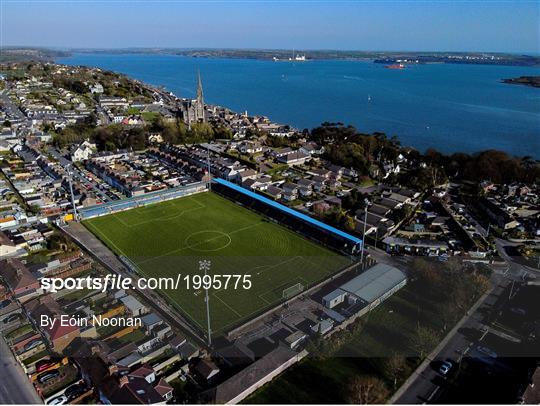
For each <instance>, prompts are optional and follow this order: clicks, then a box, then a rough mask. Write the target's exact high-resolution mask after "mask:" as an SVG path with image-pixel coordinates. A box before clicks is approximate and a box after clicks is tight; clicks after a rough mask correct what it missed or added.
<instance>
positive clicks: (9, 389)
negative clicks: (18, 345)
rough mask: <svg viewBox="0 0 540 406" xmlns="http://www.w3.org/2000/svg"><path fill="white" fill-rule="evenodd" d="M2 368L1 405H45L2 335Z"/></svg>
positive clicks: (0, 382)
mask: <svg viewBox="0 0 540 406" xmlns="http://www.w3.org/2000/svg"><path fill="white" fill-rule="evenodd" d="M0 368H1V370H2V372H1V374H0V375H1V379H0V404H4V405H5V404H9V405H12V404H42V403H43V402H42V401H41V399H40V398H39V396H38V395H37V393H36V391H35V389H34V387H33V386H32V384H31V383H30V381H29V379H28V377H27V376H26V375H25V373H24V372H23V370H22V368H21V366H20V364H19V363H18V362H17V361H16V360H15V357H14V356H13V354H12V353H11V350H10V349H9V347H8V346H7V344H6V342H5V341H4V338H3V337H2V336H1V335H0Z"/></svg>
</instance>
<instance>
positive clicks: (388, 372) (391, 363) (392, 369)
mask: <svg viewBox="0 0 540 406" xmlns="http://www.w3.org/2000/svg"><path fill="white" fill-rule="evenodd" d="M382 369H383V373H384V375H385V376H386V377H387V378H388V379H390V380H391V381H392V382H393V383H394V390H395V389H396V386H397V381H398V379H399V378H400V377H401V376H403V374H404V372H405V370H406V369H407V359H406V358H405V357H404V356H402V355H398V354H393V355H392V356H391V357H389V358H386V359H385V360H384V362H383V365H382Z"/></svg>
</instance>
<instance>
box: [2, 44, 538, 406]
mask: <svg viewBox="0 0 540 406" xmlns="http://www.w3.org/2000/svg"><path fill="white" fill-rule="evenodd" d="M80 51H81V50H77V52H80ZM147 51H151V52H165V53H174V54H177V55H185V56H194V57H195V56H204V57H250V58H262V59H271V58H276V59H285V60H288V58H290V59H291V60H296V61H298V62H300V61H301V62H304V60H309V59H327V58H338V59H349V58H355V59H356V58H359V59H363V58H366V59H374V60H375V62H384V63H409V62H410V61H414V62H411V63H436V62H444V63H488V64H504V65H527V66H529V65H530V66H532V65H538V64H539V62H540V60H539V58H538V57H532V56H515V55H503V54H483V53H482V54H479V53H474V54H472V53H471V54H447V53H442V54H439V53H438V54H431V53H422V54H415V53H400V54H396V53H359V52H345V51H340V52H337V51H310V52H307V51H306V52H303V51H302V52H296V53H291V52H289V51H259V50H250V51H242V50H178V51H176V50H170V51H169V50H144V52H147ZM92 52H96V50H93V51H92ZM129 52H131V51H129ZM133 52H143V50H141V51H139V50H135V51H133ZM8 53H9V52H8ZM13 53H14V54H17V55H18V56H17V57H16V58H14V59H15V60H14V61H13V60H12V61H11V62H4V63H3V64H2V65H0V125H1V128H0V130H1V132H0V169H1V173H0V207H1V210H0V260H1V261H0V278H1V279H0V332H1V335H2V336H3V338H2V340H1V342H0V347H2V348H0V349H1V350H2V353H3V356H4V355H5V356H6V357H9V359H10V360H11V359H12V360H13V362H9V363H7V364H6V366H5V367H4V368H5V369H6V370H7V371H6V377H5V378H4V379H5V380H6V385H12V387H17V388H19V389H18V392H19V393H15V394H13V395H12V396H19V397H18V398H14V401H15V403H34V402H38V401H39V402H44V403H46V404H65V403H77V404H91V403H100V402H102V403H107V404H117V403H118V404H149V403H160V404H163V403H175V404H176V403H222V404H224V403H227V404H228V403H240V402H247V403H252V402H253V403H285V402H287V401H289V402H298V403H312V402H313V403H317V402H316V400H317V399H318V400H319V402H321V401H322V400H323V399H327V398H325V397H324V396H325V391H328V390H331V391H332V396H335V397H334V398H332V399H333V400H334V403H342V402H351V403H385V402H396V403H417V402H419V401H424V402H435V401H438V402H440V403H462V402H465V401H466V402H472V403H474V402H475V401H476V400H478V401H487V402H496V401H503V402H508V403H515V402H523V403H528V402H533V399H538V398H535V396H538V389H537V388H538V385H539V384H540V369H539V367H538V364H537V361H538V359H539V358H538V357H539V354H538V340H539V338H540V311H539V309H538V305H537V303H538V300H537V298H538V293H539V289H540V288H539V286H538V281H539V280H540V279H538V273H539V272H540V185H539V180H540V164H539V162H538V161H537V160H536V159H534V157H513V156H510V155H508V154H506V153H504V152H502V151H493V150H490V151H483V152H479V153H477V154H473V155H468V154H464V153H456V154H453V155H444V154H441V153H440V152H438V151H436V150H428V151H425V152H419V151H417V150H415V149H414V148H411V147H408V146H402V145H401V144H400V142H399V140H398V139H396V138H390V137H388V136H386V135H385V134H382V133H373V134H364V133H362V132H360V131H359V130H358V129H356V128H354V127H351V126H346V125H343V124H341V123H328V122H326V123H322V124H321V125H320V126H319V127H317V128H314V129H311V130H303V129H297V128H294V127H292V126H290V125H288V124H287V123H277V122H274V121H273V120H272V119H271V118H269V117H266V116H262V115H253V114H250V113H249V112H248V111H244V112H235V111H232V110H230V109H228V108H227V107H224V106H218V105H212V104H208V103H206V102H205V99H204V77H202V76H201V74H200V73H199V72H193V88H194V89H196V97H195V98H184V97H181V95H175V94H173V93H171V92H170V91H168V90H167V89H163V88H158V87H154V86H150V85H148V84H146V83H143V82H140V81H137V80H134V79H131V78H128V77H126V76H124V75H120V74H117V73H114V72H109V71H106V70H102V69H99V68H88V67H74V66H65V65H61V64H57V63H53V62H51V61H50V60H49V59H50V57H51V55H52V54H49V53H47V52H45V51H40V50H32V51H27V52H26V51H25V52H22V51H21V50H20V49H18V50H17V51H15V49H14V50H13ZM25 53H26V54H28V55H30V58H29V59H31V60H30V61H28V60H27V59H26V58H25V57H23V56H21V55H23V54H25ZM3 55H4V56H5V55H6V51H4V53H3ZM298 58H300V60H298ZM302 58H303V59H304V60H302ZM404 59H406V61H404ZM176 205H178V206H176ZM184 205H185V206H184ZM200 208H204V210H205V211H206V212H208V216H212V215H214V213H211V211H214V212H215V215H216V219H217V218H219V221H222V223H219V224H217V223H216V224H215V227H216V230H217V231H216V230H210V231H211V232H213V233H214V234H211V235H209V236H207V237H200V232H208V231H209V230H208V229H207V227H206V226H207V224H206V223H204V221H206V220H205V218H204V216H202V215H201V216H200V217H199V213H200V212H199V211H197V210H198V209H200ZM182 216H183V217H182ZM160 217H162V218H163V219H166V220H167V221H162V222H160V223H158V221H159V219H160ZM180 217H181V219H180V220H178V219H179V218H180ZM248 219H249V221H254V222H256V224H259V223H261V224H262V226H261V227H267V228H265V230H267V231H266V232H265V233H262V232H261V233H259V234H257V233H255V232H254V231H252V230H251V229H250V227H251V225H249V224H248ZM253 219H257V220H253ZM259 219H261V220H259ZM113 220H114V222H113ZM233 220H235V221H236V222H242V221H245V223H246V225H244V226H242V227H240V226H235V227H237V228H235V229H234V230H231V229H227V230H226V231H223V230H225V227H228V226H229V224H228V223H229V222H230V223H232V222H233ZM177 221H178V223H176V222H177ZM181 221H185V222H186V223H190V224H193V227H196V228H199V229H197V230H196V231H194V232H193V233H191V234H189V235H186V236H182V241H185V242H186V244H187V246H188V248H190V249H193V248H195V249H194V250H193V251H194V252H195V251H197V252H198V253H199V254H200V256H201V258H207V257H206V256H208V258H209V259H210V260H214V261H215V262H220V260H221V258H224V257H225V256H226V255H229V256H231V257H234V256H238V257H245V256H248V257H249V256H252V257H254V258H253V259H250V261H253V262H254V261H266V260H268V261H275V263H272V265H271V266H269V265H268V264H266V263H263V262H261V263H260V264H259V263H257V267H256V268H253V269H254V271H253V272H252V273H253V275H254V277H255V278H257V276H258V277H259V279H255V280H254V284H255V285H256V286H255V287H254V288H253V289H254V291H255V293H254V294H253V295H252V297H248V298H247V299H242V300H239V299H238V297H240V296H239V295H240V293H238V294H236V293H235V295H236V296H234V295H227V294H226V293H227V292H225V291H224V290H220V289H217V290H218V291H219V292H217V293H219V295H217V294H215V292H214V293H213V294H212V296H210V298H209V299H208V297H207V299H206V300H205V301H204V304H205V305H206V306H207V307H206V310H205V308H204V305H201V307H200V308H199V307H196V305H195V304H193V303H195V302H197V301H200V303H203V301H202V298H203V296H204V294H205V293H206V294H207V295H208V294H209V292H208V291H209V289H206V292H204V290H205V289H202V288H201V289H199V291H197V292H195V293H191V292H190V293H189V295H190V296H188V298H187V299H186V298H185V297H181V296H175V295H174V293H170V292H169V293H167V292H164V291H161V290H160V291H158V290H155V291H153V290H144V289H136V290H133V291H131V290H130V291H127V290H122V289H118V290H110V291H106V292H100V291H97V290H93V289H90V288H86V289H82V290H69V289H63V290H60V291H59V292H54V293H48V292H46V291H45V290H44V289H43V287H42V286H41V284H40V280H41V279H42V278H50V277H55V278H68V277H77V278H85V277H88V276H92V277H99V276H103V275H106V274H110V273H114V274H118V275H131V276H132V277H136V276H137V275H141V276H143V275H146V273H148V272H150V271H149V270H150V269H151V267H149V266H147V265H146V264H148V261H152V260H154V259H155V258H153V257H154V256H155V257H161V256H163V257H165V260H163V261H164V262H159V263H157V264H156V266H155V268H156V269H157V268H159V269H160V270H161V272H162V273H163V274H164V273H165V272H168V271H167V269H169V268H168V266H170V262H171V261H177V260H179V259H178V258H180V259H181V256H182V255H184V254H181V253H179V252H178V251H177V250H178V247H176V246H174V247H168V246H167V243H168V241H170V239H171V238H172V237H171V236H172V235H173V232H174V231H175V230H176V231H177V232H179V230H180V228H179V227H180V226H179V225H181V224H182V223H180V222H181ZM213 221H214V222H216V221H218V220H213ZM111 224H113V225H112V226H111ZM242 224H243V223H242ZM203 225H204V226H205V227H203ZM138 227H143V228H140V229H139V228H138ZM257 227H259V226H257ZM112 229H114V230H112ZM244 229H246V230H248V229H249V231H248V232H253V234H248V236H249V237H246V240H245V241H246V242H245V243H244V245H242V246H241V247H240V246H238V245H235V242H234V239H235V238H236V237H237V236H238V234H240V233H241V232H242V231H244ZM118 230H121V231H118ZM138 232H140V233H142V232H144V234H143V235H144V236H146V238H147V240H146V241H142V242H141V241H137V238H138V236H139V235H140V234H137V233H138ZM267 233H268V234H267ZM130 235H136V236H137V238H134V239H133V241H132V240H130ZM231 235H232V237H231ZM268 235H273V236H276V239H278V237H279V238H281V240H279V241H282V242H283V243H282V245H283V247H279V248H280V249H283V252H287V258H288V259H287V258H285V260H284V259H283V258H279V260H278V259H275V258H272V259H269V258H267V259H264V258H263V260H261V259H257V258H255V257H257V256H258V257H264V255H267V256H268V257H274V256H277V255H274V253H273V251H271V250H272V249H273V246H272V244H271V240H274V239H271V238H270V239H268V240H265V239H264V238H268ZM238 238H240V237H238ZM128 240H129V244H131V245H130V246H129V247H128V246H127V245H123V244H127V243H126V241H128ZM253 241H255V242H253ZM288 241H302V243H300V242H299V243H298V244H299V247H298V249H299V250H301V252H300V253H297V254H294V253H292V252H294V251H287V250H288V249H294V248H295V247H288V246H287V242H288ZM153 244H154V245H155V246H154V245H153ZM250 244H253V247H251V245H250ZM300 244H302V245H301V248H300ZM150 246H151V247H150ZM162 246H165V248H163V252H162V251H160V250H161V249H162ZM261 246H264V247H266V249H267V250H268V252H267V253H266V254H265V253H264V251H263V252H262V253H261V251H260V249H261ZM149 247H150V248H151V249H152V250H155V252H156V254H148V252H150V251H145V250H146V249H150V248H149ZM169 248H172V251H170V252H169V251H167V250H168V249H169ZM128 249H131V250H132V251H129V252H128ZM222 249H223V250H227V249H229V250H231V249H235V250H236V251H234V252H233V251H222V252H227V254H226V255H225V254H224V256H223V257H219V254H218V253H219V252H220V251H219V250H222ZM257 250H259V251H257ZM158 251H159V255H158V254H157V253H158ZM171 252H172V253H173V254H171ZM199 254H197V255H199ZM233 254H234V255H233ZM186 256H187V255H186ZM148 257H150V258H148ZM289 257H290V258H289ZM217 258H220V260H218V259H217ZM198 259H199V258H198ZM232 260H235V259H232ZM292 260H295V261H296V260H298V262H294V263H293V264H294V265H291V264H289V263H287V262H288V261H292ZM182 261H184V262H182ZM187 261H189V259H185V260H181V261H180V262H181V263H182V264H185V263H188V262H187ZM238 261H240V260H238ZM310 261H311V262H310ZM313 262H317V263H313ZM193 263H194V264H195V262H193ZM322 263H324V266H323V265H321V264H322ZM197 264H198V265H199V266H201V268H200V269H203V268H204V266H207V267H210V265H209V264H206V265H205V264H204V263H203V264H201V263H200V262H197ZM238 264H241V265H238ZM203 265H204V266H203ZM234 265H235V266H236V265H238V266H237V268H238V272H243V271H244V270H243V269H241V268H242V266H247V264H245V263H244V262H238V263H234ZM222 266H223V267H227V265H226V264H225V265H222ZM266 268H269V269H271V270H272V272H273V273H274V275H277V276H276V277H275V278H276V279H268V280H267V279H264V278H265V276H264V272H265V269H266ZM171 269H172V268H171ZM174 269H175V268H174ZM204 270H205V271H206V270H207V269H206V268H205V269H204ZM315 271H317V276H316V277H315V276H313V275H310V273H315ZM160 275H161V274H160ZM257 283H258V284H259V285H257ZM261 284H266V286H263V287H261V286H260V285H261ZM257 289H260V290H259V291H258V290H257ZM257 301H259V302H260V303H261V305H260V306H259V305H258V304H257V303H258V302H257ZM197 303H199V302H197ZM208 303H212V304H214V303H216V308H217V307H218V306H217V304H219V307H220V308H223V309H224V310H220V311H221V312H222V313H219V312H218V310H213V312H214V313H212V316H213V318H212V319H211V318H210V310H209V309H210V307H208V306H211V305H210V304H208ZM255 304H257V306H256V305H255ZM189 306H193V307H189ZM188 309H189V311H188ZM206 311H207V312H208V313H206ZM44 316H45V317H49V318H62V317H64V318H65V317H73V318H77V319H78V320H82V322H81V323H80V324H79V325H73V326H65V325H61V324H60V323H58V324H54V323H50V325H47V326H42V325H41V324H40V323H39V320H40V319H41V318H42V317H44ZM125 317H135V318H137V319H138V320H140V324H135V325H125V323H124V324H123V325H122V323H104V324H102V325H98V324H97V323H94V322H92V320H95V319H96V318H99V320H103V319H121V318H125ZM211 323H214V324H213V325H211ZM390 336H391V339H389V338H388V337H390ZM359 343H360V344H359ZM4 347H5V348H4ZM524 354H526V355H527V357H525V356H523V355H524ZM334 356H335V358H332V359H333V361H332V362H335V363H337V364H339V366H340V368H336V369H335V370H331V369H328V368H327V369H325V367H323V366H324V365H325V364H324V363H325V362H326V361H327V360H328V359H329V358H331V357H334ZM385 359H386V360H385ZM5 362H8V361H5ZM346 363H347V366H346V367H345V364H346ZM314 370H319V371H320V374H321V375H319V377H318V378H316V379H314V380H313V381H312V382H305V380H304V378H299V377H301V376H311V375H310V372H309V371H314ZM344 371H350V373H351V375H350V376H345V375H344V374H345V372H344ZM325 374H326V375H325ZM471 376H474V377H475V379H474V385H475V388H474V389H475V391H476V392H477V393H478V395H476V396H477V398H474V396H473V397H471V391H472V390H471V387H472V386H471V385H473V383H472V379H471ZM17 379H18V380H19V381H16V380H17ZM21 382H22V383H21ZM301 382H302V383H301ZM323 382H326V384H323ZM533 382H535V383H536V386H534V385H533ZM298 385H304V386H303V387H302V390H300V388H299V387H298ZM0 386H1V384H0ZM329 387H332V388H335V389H329ZM359 387H361V388H365V387H370V388H376V389H373V390H366V391H363V390H355V388H356V389H358V388H359ZM283 388H287V389H286V390H285V389H283ZM296 389H298V390H296ZM334 391H335V393H334ZM292 392H294V393H292ZM487 392H489V394H487ZM464 393H467V397H466V398H465V397H463V394H464Z"/></svg>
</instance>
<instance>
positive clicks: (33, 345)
mask: <svg viewBox="0 0 540 406" xmlns="http://www.w3.org/2000/svg"><path fill="white" fill-rule="evenodd" d="M42 342H43V341H41V340H40V339H36V340H32V341H30V342H28V343H26V344H25V345H24V349H25V350H26V351H28V350H31V349H32V348H36V347H37V346H38V345H40V344H41V343H42Z"/></svg>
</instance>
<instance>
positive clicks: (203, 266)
mask: <svg viewBox="0 0 540 406" xmlns="http://www.w3.org/2000/svg"><path fill="white" fill-rule="evenodd" d="M210 266H211V262H210V261H208V260H203V261H199V270H204V278H203V283H204V281H206V280H207V278H206V275H207V271H209V270H210ZM210 282H211V279H210ZM210 285H211V283H210V284H207V288H205V292H206V293H205V299H204V301H205V303H206V321H207V323H208V324H207V329H208V331H207V340H208V341H207V343H208V347H211V346H212V329H211V327H210V296H209V295H208V290H209V288H210Z"/></svg>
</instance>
